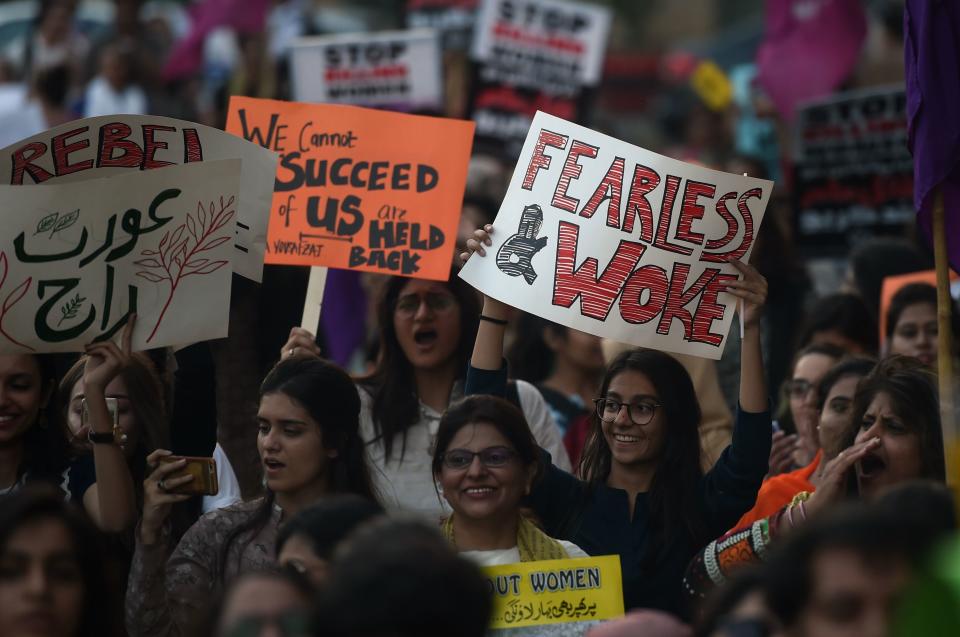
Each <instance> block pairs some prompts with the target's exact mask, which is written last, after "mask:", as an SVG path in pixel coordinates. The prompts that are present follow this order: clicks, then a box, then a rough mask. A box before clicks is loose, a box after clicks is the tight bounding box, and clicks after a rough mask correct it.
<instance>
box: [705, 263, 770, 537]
mask: <svg viewBox="0 0 960 637" xmlns="http://www.w3.org/2000/svg"><path fill="white" fill-rule="evenodd" d="M731 263H732V264H733V266H734V267H736V268H737V269H738V270H739V271H740V272H741V274H742V275H743V278H742V279H741V280H739V281H735V282H731V283H730V284H729V287H728V289H727V291H728V292H730V294H732V295H734V296H736V297H737V298H738V299H740V300H741V301H740V303H739V305H740V307H741V312H740V317H741V318H740V320H742V321H743V339H742V344H741V351H740V408H739V409H738V410H737V418H736V424H735V425H734V429H733V440H732V442H731V443H730V446H728V447H727V448H726V449H725V450H724V451H723V453H722V454H721V455H720V459H719V460H718V461H717V463H716V464H715V465H714V466H713V469H711V470H710V471H709V472H708V473H707V475H706V478H705V481H704V490H703V494H702V496H703V503H702V504H703V506H704V508H705V511H707V512H708V518H707V521H708V526H709V529H710V531H711V532H712V533H714V534H715V535H720V534H721V533H723V532H724V531H725V530H726V529H729V528H730V527H731V526H732V525H733V524H734V523H736V521H737V520H738V519H740V516H741V515H743V514H744V513H745V512H746V511H748V510H749V509H750V507H752V506H753V504H754V502H755V500H756V497H757V491H758V490H759V489H760V484H761V483H762V482H763V476H764V475H765V474H766V473H767V460H768V458H769V456H770V441H771V435H772V428H771V420H770V406H769V399H768V397H767V386H766V381H765V375H764V371H763V355H762V354H761V351H760V316H761V313H762V310H763V304H764V302H765V301H766V298H767V281H766V279H764V278H763V277H762V276H761V275H760V273H759V272H757V270H756V269H755V268H753V267H752V266H749V265H746V264H744V263H741V262H740V261H732V262H731Z"/></svg>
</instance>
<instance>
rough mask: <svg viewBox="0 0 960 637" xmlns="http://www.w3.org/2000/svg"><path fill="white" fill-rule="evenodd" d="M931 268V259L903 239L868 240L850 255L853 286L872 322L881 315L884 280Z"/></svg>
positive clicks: (882, 238) (881, 238)
mask: <svg viewBox="0 0 960 637" xmlns="http://www.w3.org/2000/svg"><path fill="white" fill-rule="evenodd" d="M930 268H931V263H930V259H929V258H928V257H925V256H924V255H923V254H921V252H920V251H919V250H918V249H917V248H916V246H914V245H913V244H912V243H910V242H908V241H905V240H903V239H892V238H886V237H877V238H873V239H868V240H866V241H864V242H862V243H860V244H859V245H858V246H857V247H856V248H855V249H854V250H853V252H852V253H851V254H850V269H851V271H852V272H853V282H854V285H856V287H857V291H858V292H859V293H860V296H862V297H863V301H864V303H865V304H866V306H867V309H868V310H869V311H870V315H871V316H872V317H874V320H875V321H876V320H877V318H878V317H879V315H880V292H881V290H882V288H883V280H884V279H885V278H887V277H888V276H895V275H897V274H908V273H910V272H919V271H921V270H929V269H930Z"/></svg>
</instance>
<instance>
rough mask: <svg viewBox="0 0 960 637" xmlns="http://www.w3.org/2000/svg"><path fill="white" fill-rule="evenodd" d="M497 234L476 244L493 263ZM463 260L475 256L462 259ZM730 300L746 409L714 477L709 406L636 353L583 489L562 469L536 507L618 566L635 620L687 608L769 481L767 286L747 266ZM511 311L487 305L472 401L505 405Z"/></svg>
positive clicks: (596, 440)
mask: <svg viewBox="0 0 960 637" xmlns="http://www.w3.org/2000/svg"><path fill="white" fill-rule="evenodd" d="M490 231H492V228H491V227H490V226H487V227H486V228H485V229H484V230H478V231H477V232H476V234H475V239H471V240H470V241H469V242H468V250H469V253H473V252H477V253H478V254H479V255H480V256H483V255H484V250H483V244H486V245H490V242H489V238H488V236H487V233H488V232H490ZM463 256H464V258H466V257H467V256H468V254H464V255H463ZM732 264H733V265H734V266H735V267H736V268H737V269H738V270H739V271H740V273H741V274H742V275H743V276H742V279H741V280H739V281H737V282H734V283H731V284H730V286H729V288H728V289H727V290H726V291H728V292H729V293H730V294H732V295H734V296H736V297H738V298H740V299H742V300H743V303H742V306H743V307H744V311H743V315H742V317H741V320H743V322H744V338H743V340H742V345H741V370H740V409H739V410H738V414H737V420H736V425H735V427H734V432H733V441H732V443H731V444H730V446H729V447H728V448H727V449H726V450H725V451H724V452H723V454H722V455H721V457H720V459H719V460H718V461H717V463H716V464H715V465H714V467H713V468H712V469H711V470H710V471H708V472H706V473H704V472H703V471H702V469H701V465H700V443H699V436H698V432H697V428H698V426H699V424H700V406H699V404H698V402H697V397H696V394H695V392H694V389H693V383H692V382H691V380H690V376H689V375H688V374H687V372H686V371H685V370H684V368H683V367H682V366H681V365H680V364H679V363H678V362H677V361H676V360H675V359H674V358H673V357H671V356H669V355H668V354H664V353H662V352H658V351H654V350H634V351H629V352H626V353H624V354H622V355H621V356H619V357H618V358H617V359H616V360H614V361H613V362H612V363H611V365H610V367H609V368H608V369H607V372H606V375H605V376H604V379H603V383H602V385H601V387H600V392H599V394H598V398H597V399H596V401H595V412H594V415H593V418H592V419H593V422H592V426H591V432H590V435H589V437H588V442H587V446H586V448H585V450H584V455H583V458H582V459H581V463H580V475H581V476H582V479H578V478H576V477H574V476H572V475H570V474H568V473H566V472H564V471H561V470H559V469H557V468H556V467H553V466H552V465H551V464H550V463H549V462H546V463H545V464H546V466H547V467H549V468H548V470H547V471H546V475H545V477H544V479H543V480H541V481H540V482H539V483H538V484H537V485H536V486H535V487H534V489H533V492H532V493H531V495H530V498H529V502H528V505H529V506H530V507H531V508H532V509H533V510H534V512H535V513H536V514H537V516H538V517H539V518H540V521H541V522H542V523H543V526H544V531H545V532H546V533H547V534H548V535H550V536H552V537H555V538H558V539H564V540H568V541H571V542H573V543H574V544H576V545H578V546H580V547H582V548H583V549H584V550H585V551H586V552H587V553H590V554H591V555H608V554H619V555H620V558H621V568H622V572H623V587H624V601H625V605H626V607H627V608H628V609H630V608H657V609H662V610H666V611H670V612H673V613H676V614H681V615H682V614H685V613H684V612H683V610H684V609H682V608H681V599H682V596H681V586H682V578H683V573H684V570H685V569H686V566H687V564H688V563H689V561H690V559H691V558H692V557H693V556H694V554H695V553H696V552H697V551H698V550H699V549H701V548H702V547H703V546H705V545H706V544H707V543H708V542H709V541H710V540H711V539H712V538H713V537H716V536H717V535H719V534H722V533H723V532H724V531H725V530H726V529H728V528H729V527H730V525H732V524H734V523H735V522H736V521H737V519H738V518H739V516H740V515H742V514H743V513H744V512H745V511H747V510H748V509H750V507H751V506H753V503H754V500H755V499H756V495H757V490H758V489H759V487H760V483H761V482H762V480H763V476H764V475H765V474H766V472H767V458H768V455H769V453H770V438H771V422H770V413H769V402H768V396H767V389H766V384H765V381H764V369H763V359H762V356H761V352H760V327H759V322H760V314H761V309H762V307H763V303H764V301H765V300H766V295H767V283H766V280H765V279H764V278H763V277H762V276H761V275H760V274H759V273H758V272H757V271H756V269H754V268H752V267H751V266H749V265H746V264H743V263H741V262H739V261H733V262H732ZM506 316H507V307H506V306H505V305H504V304H503V303H501V302H499V301H497V300H495V299H492V298H489V297H486V298H485V299H484V306H483V314H482V316H481V318H482V319H483V318H486V319H493V320H492V321H491V320H481V322H480V327H479V329H478V332H477V340H476V344H475V347H474V351H473V357H472V358H471V366H470V372H469V374H468V377H467V387H466V392H467V393H490V394H495V395H503V391H504V386H505V383H506V378H507V371H506V366H505V365H504V363H503V336H504V331H505V325H506V321H505V318H506Z"/></svg>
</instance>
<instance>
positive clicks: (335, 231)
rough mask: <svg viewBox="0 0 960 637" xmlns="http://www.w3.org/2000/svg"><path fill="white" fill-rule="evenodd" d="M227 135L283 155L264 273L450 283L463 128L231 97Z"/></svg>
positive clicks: (465, 153)
mask: <svg viewBox="0 0 960 637" xmlns="http://www.w3.org/2000/svg"><path fill="white" fill-rule="evenodd" d="M227 130H229V131H231V132H233V133H235V134H237V135H242V136H243V137H244V138H245V139H248V140H250V141H254V142H256V143H258V144H260V145H262V146H265V147H267V148H270V149H272V150H275V151H277V152H279V153H280V155H281V159H280V167H279V168H278V170H277V177H276V184H275V187H274V189H275V193H274V198H273V212H272V213H271V217H270V228H269V234H268V246H267V255H266V262H267V263H279V264H286V265H317V266H319V265H322V266H327V267H331V268H346V269H353V270H362V271H365V272H380V273H383V274H400V275H403V276H410V277H415V278H422V279H433V280H437V281H441V280H444V281H445V280H446V279H447V278H448V277H449V276H450V266H451V264H452V263H453V260H452V259H453V248H454V243H455V242H456V232H457V224H458V223H459V218H460V206H461V202H462V200H463V189H464V186H465V184H466V177H467V162H468V160H469V157H470V145H471V141H472V138H473V124H472V123H471V122H462V121H457V120H450V119H440V118H434V117H422V116H416V115H402V114H399V113H390V112H386V111H378V110H371V109H366V108H358V107H354V106H337V105H332V104H302V103H298V102H278V101H274V100H261V99H254V98H249V97H234V98H232V99H231V100H230V113H229V115H228V118H227Z"/></svg>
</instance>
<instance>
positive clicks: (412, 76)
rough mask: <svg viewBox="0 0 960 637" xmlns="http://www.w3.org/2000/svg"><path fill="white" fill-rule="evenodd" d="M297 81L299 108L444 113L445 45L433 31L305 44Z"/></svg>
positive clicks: (296, 64) (297, 53)
mask: <svg viewBox="0 0 960 637" xmlns="http://www.w3.org/2000/svg"><path fill="white" fill-rule="evenodd" d="M292 78H293V95H294V98H295V99H296V100H297V101H299V102H320V103H326V104H352V105H355V106H378V107H388V108H391V109H393V110H400V111H415V110H423V109H430V110H435V111H440V110H442V108H443V83H442V77H441V70H440V39H439V35H438V33H437V32H436V31H434V30H433V29H413V30H410V31H385V32H381V33H349V34H344V35H332V36H321V37H309V38H300V39H299V40H297V41H296V43H294V45H293V53H292Z"/></svg>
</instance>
